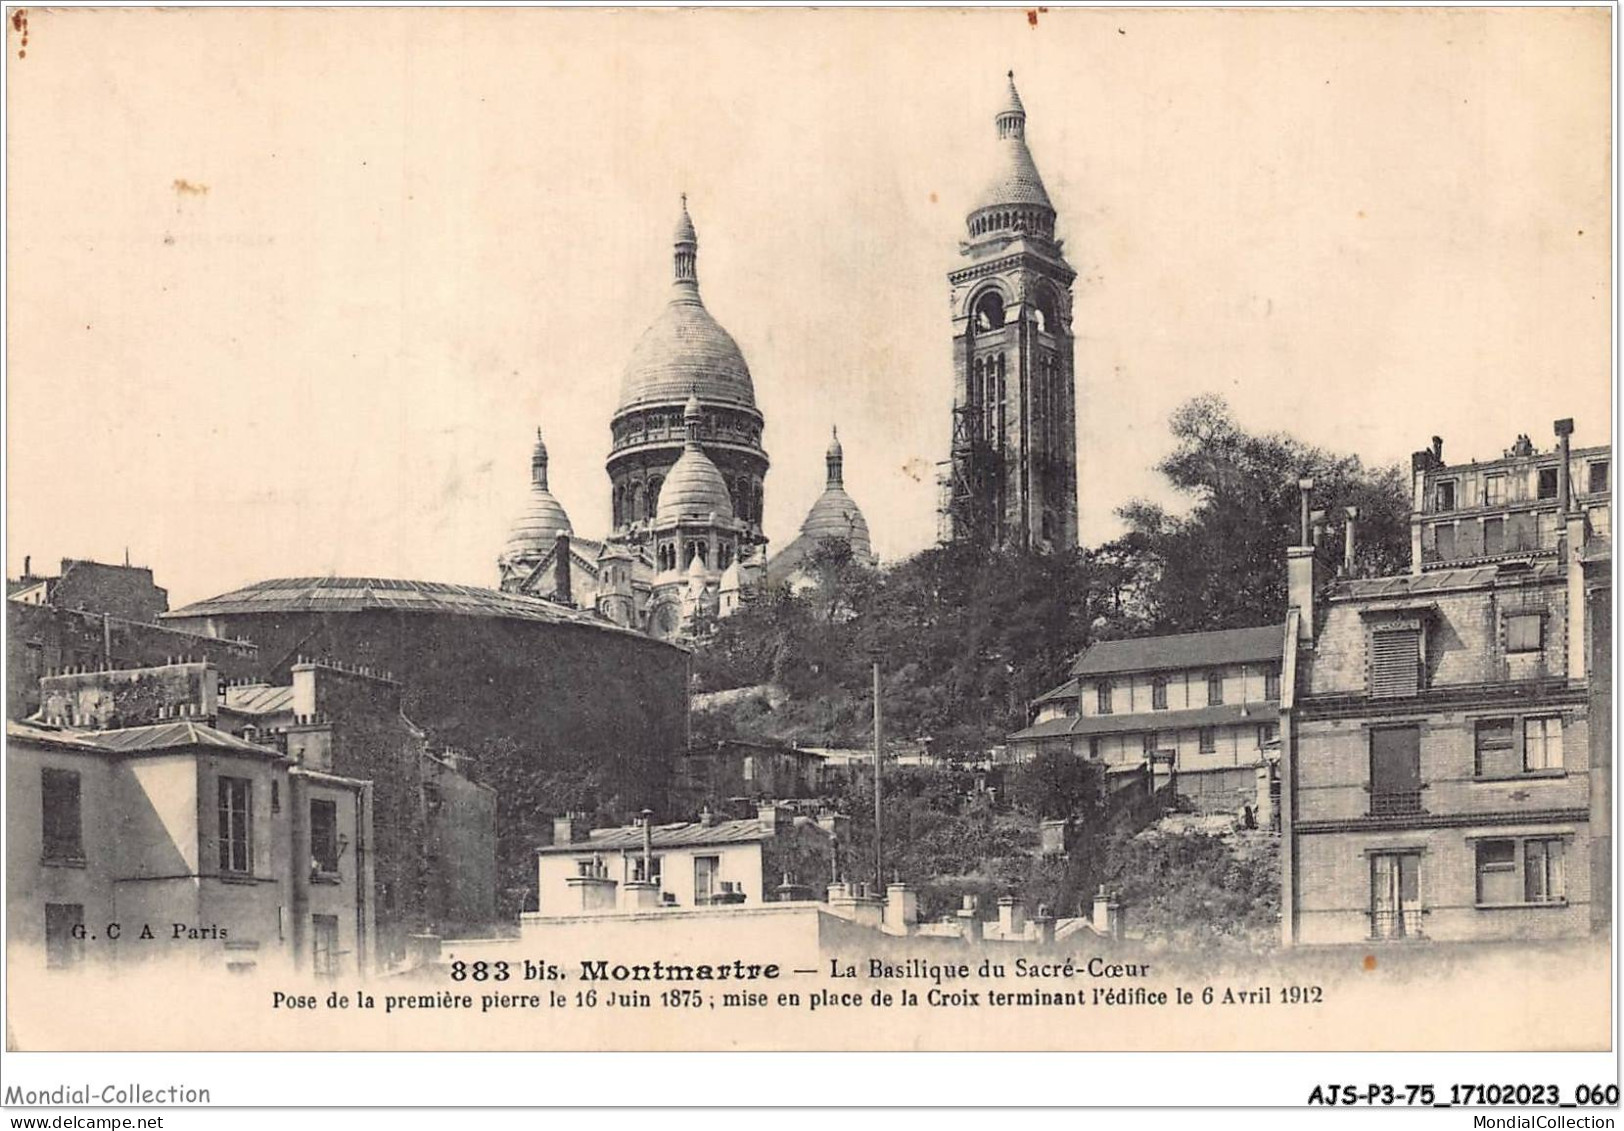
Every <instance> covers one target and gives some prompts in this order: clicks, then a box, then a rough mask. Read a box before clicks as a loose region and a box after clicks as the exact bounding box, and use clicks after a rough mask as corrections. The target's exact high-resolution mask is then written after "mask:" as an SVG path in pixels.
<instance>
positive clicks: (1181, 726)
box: [1009, 699, 1280, 739]
mask: <svg viewBox="0 0 1624 1131" xmlns="http://www.w3.org/2000/svg"><path fill="white" fill-rule="evenodd" d="M1279 717H1280V704H1279V703H1277V702H1275V701H1274V700H1272V699H1263V700H1259V701H1258V702H1256V703H1225V704H1222V705H1221V706H1217V707H1196V708H1194V709H1193V710H1189V711H1143V712H1140V713H1139V714H1136V715H1076V716H1073V717H1070V718H1063V719H1050V720H1048V721H1047V722H1042V723H1038V724H1037V725H1035V726H1029V727H1027V728H1026V729H1025V730H1023V731H1017V732H1016V733H1014V734H1012V735H1010V736H1009V737H1010V738H1012V739H1016V738H1054V737H1056V736H1057V735H1078V734H1118V733H1121V732H1124V731H1127V732H1148V731H1157V730H1167V731H1173V730H1188V729H1190V728H1192V727H1210V726H1224V725H1226V724H1229V725H1234V724H1237V723H1272V722H1274V721H1275V720H1277V719H1278V718H1279Z"/></svg>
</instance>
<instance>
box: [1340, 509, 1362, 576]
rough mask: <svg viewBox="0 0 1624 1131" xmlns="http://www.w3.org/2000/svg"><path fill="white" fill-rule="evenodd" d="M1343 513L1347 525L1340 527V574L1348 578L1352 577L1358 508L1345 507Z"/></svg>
mask: <svg viewBox="0 0 1624 1131" xmlns="http://www.w3.org/2000/svg"><path fill="white" fill-rule="evenodd" d="M1343 513H1344V514H1345V515H1346V516H1347V520H1348V521H1347V524H1346V525H1344V526H1343V527H1342V572H1343V573H1345V574H1347V575H1348V576H1349V577H1352V576H1353V556H1354V553H1355V551H1356V550H1357V549H1358V540H1357V535H1356V534H1355V533H1354V528H1355V526H1356V525H1357V524H1358V520H1359V508H1358V507H1346V508H1344V510H1343Z"/></svg>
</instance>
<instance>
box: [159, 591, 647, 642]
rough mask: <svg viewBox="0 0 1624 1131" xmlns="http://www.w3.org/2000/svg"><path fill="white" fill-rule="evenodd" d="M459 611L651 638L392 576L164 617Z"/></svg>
mask: <svg viewBox="0 0 1624 1131" xmlns="http://www.w3.org/2000/svg"><path fill="white" fill-rule="evenodd" d="M376 611H386V612H400V613H455V614H460V615H462V616H470V617H501V618H505V619H508V620H526V621H539V622H542V623H545V624H574V625H581V626H583V627H587V628H596V629H601V630H602V631H605V632H618V633H623V634H625V635H629V636H636V637H639V638H640V639H647V637H644V636H643V634H642V633H640V632H634V631H633V630H631V629H628V628H622V627H621V626H620V625H617V624H614V623H612V622H610V621H606V620H602V619H600V618H599V617H597V616H594V615H593V614H592V613H589V612H584V611H582V610H580V609H571V608H567V607H565V606H563V605H557V604H554V603H553V602H551V601H543V600H541V599H540V598H537V597H526V596H522V595H521V594H518V593H503V592H499V591H497V590H495V589H481V588H478V587H477V586H473V585H454V584H451V583H450V582H444V581H406V580H401V579H397V578H387V577H279V578H273V579H271V580H269V581H259V582H255V583H254V584H253V585H246V586H244V587H243V588H241V589H235V590H232V591H231V592H230V593H222V594H221V595H220V596H218V597H210V598H208V599H206V600H203V601H196V602H194V603H192V604H190V605H187V606H185V607H184V608H180V609H175V610H173V611H171V612H168V613H165V614H163V615H164V618H165V619H168V620H185V619H189V618H194V617H212V616H233V615H235V616H241V615H244V614H258V613H357V612H376Z"/></svg>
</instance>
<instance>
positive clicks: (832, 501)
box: [801, 484, 874, 562]
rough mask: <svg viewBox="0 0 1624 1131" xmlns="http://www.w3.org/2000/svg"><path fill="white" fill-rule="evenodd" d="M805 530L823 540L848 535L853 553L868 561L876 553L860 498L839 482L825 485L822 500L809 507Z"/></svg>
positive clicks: (808, 535)
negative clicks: (848, 491) (851, 494)
mask: <svg viewBox="0 0 1624 1131" xmlns="http://www.w3.org/2000/svg"><path fill="white" fill-rule="evenodd" d="M801 533H802V534H804V535H806V536H807V537H808V538H813V539H817V540H819V541H822V540H823V539H826V538H844V539H845V540H846V541H847V542H849V543H851V552H852V557H854V558H856V559H858V560H859V561H865V562H866V561H868V560H870V559H872V558H873V556H874V550H873V547H872V546H871V545H870V543H869V537H868V520H867V519H865V518H864V517H863V512H862V510H861V509H860V508H859V507H858V506H857V501H856V500H855V499H853V498H852V497H851V496H850V495H848V494H846V489H845V488H844V487H841V486H839V485H838V484H836V485H832V486H829V487H826V488H824V491H823V494H821V495H819V496H818V501H817V502H815V503H813V504H812V509H811V510H809V511H807V513H806V521H805V522H803V523H801Z"/></svg>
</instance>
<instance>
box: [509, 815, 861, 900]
mask: <svg viewBox="0 0 1624 1131" xmlns="http://www.w3.org/2000/svg"><path fill="white" fill-rule="evenodd" d="M833 821H834V819H832V818H831V819H830V820H829V821H826V822H823V823H820V822H817V821H813V820H811V819H809V818H806V817H796V816H793V815H791V814H789V813H787V812H784V811H783V810H780V809H778V808H777V807H775V806H771V805H764V806H762V807H761V808H760V810H759V813H758V815H757V816H756V817H752V818H749V819H747V820H736V821H727V820H717V819H716V818H715V817H714V816H713V815H712V813H711V812H710V810H709V809H706V810H704V811H703V812H701V813H700V816H699V820H697V821H687V822H678V823H676V824H665V825H656V824H654V823H652V821H651V820H650V819H649V815H648V814H644V817H643V819H642V820H641V821H639V822H638V823H636V824H633V825H626V826H620V827H616V828H607V829H592V830H590V831H588V830H587V828H586V827H585V822H584V821H583V820H582V819H581V818H576V817H560V818H557V819H556V820H555V821H554V825H553V843H552V844H550V845H548V846H546V847H544V848H540V849H537V851H536V858H537V878H538V883H537V890H538V893H539V899H538V902H537V908H538V910H537V912H536V915H538V916H541V917H547V916H571V915H579V914H583V913H592V912H615V911H641V910H648V909H653V908H661V907H689V908H692V907H712V906H714V907H733V906H739V907H759V906H760V905H761V904H763V903H767V902H772V901H774V900H776V899H778V898H779V893H778V892H777V890H776V889H777V887H778V885H780V884H784V885H787V887H788V889H790V892H791V894H797V895H798V898H807V895H806V894H799V893H802V892H810V890H811V889H812V887H813V886H814V885H821V884H822V883H823V882H824V881H826V880H827V879H828V877H830V876H831V875H832V874H833V872H834V867H835V864H834V861H833V860H832V856H833V853H834V850H835V845H834V838H833V832H832V830H833V829H834V828H835V825H834V823H833Z"/></svg>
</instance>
